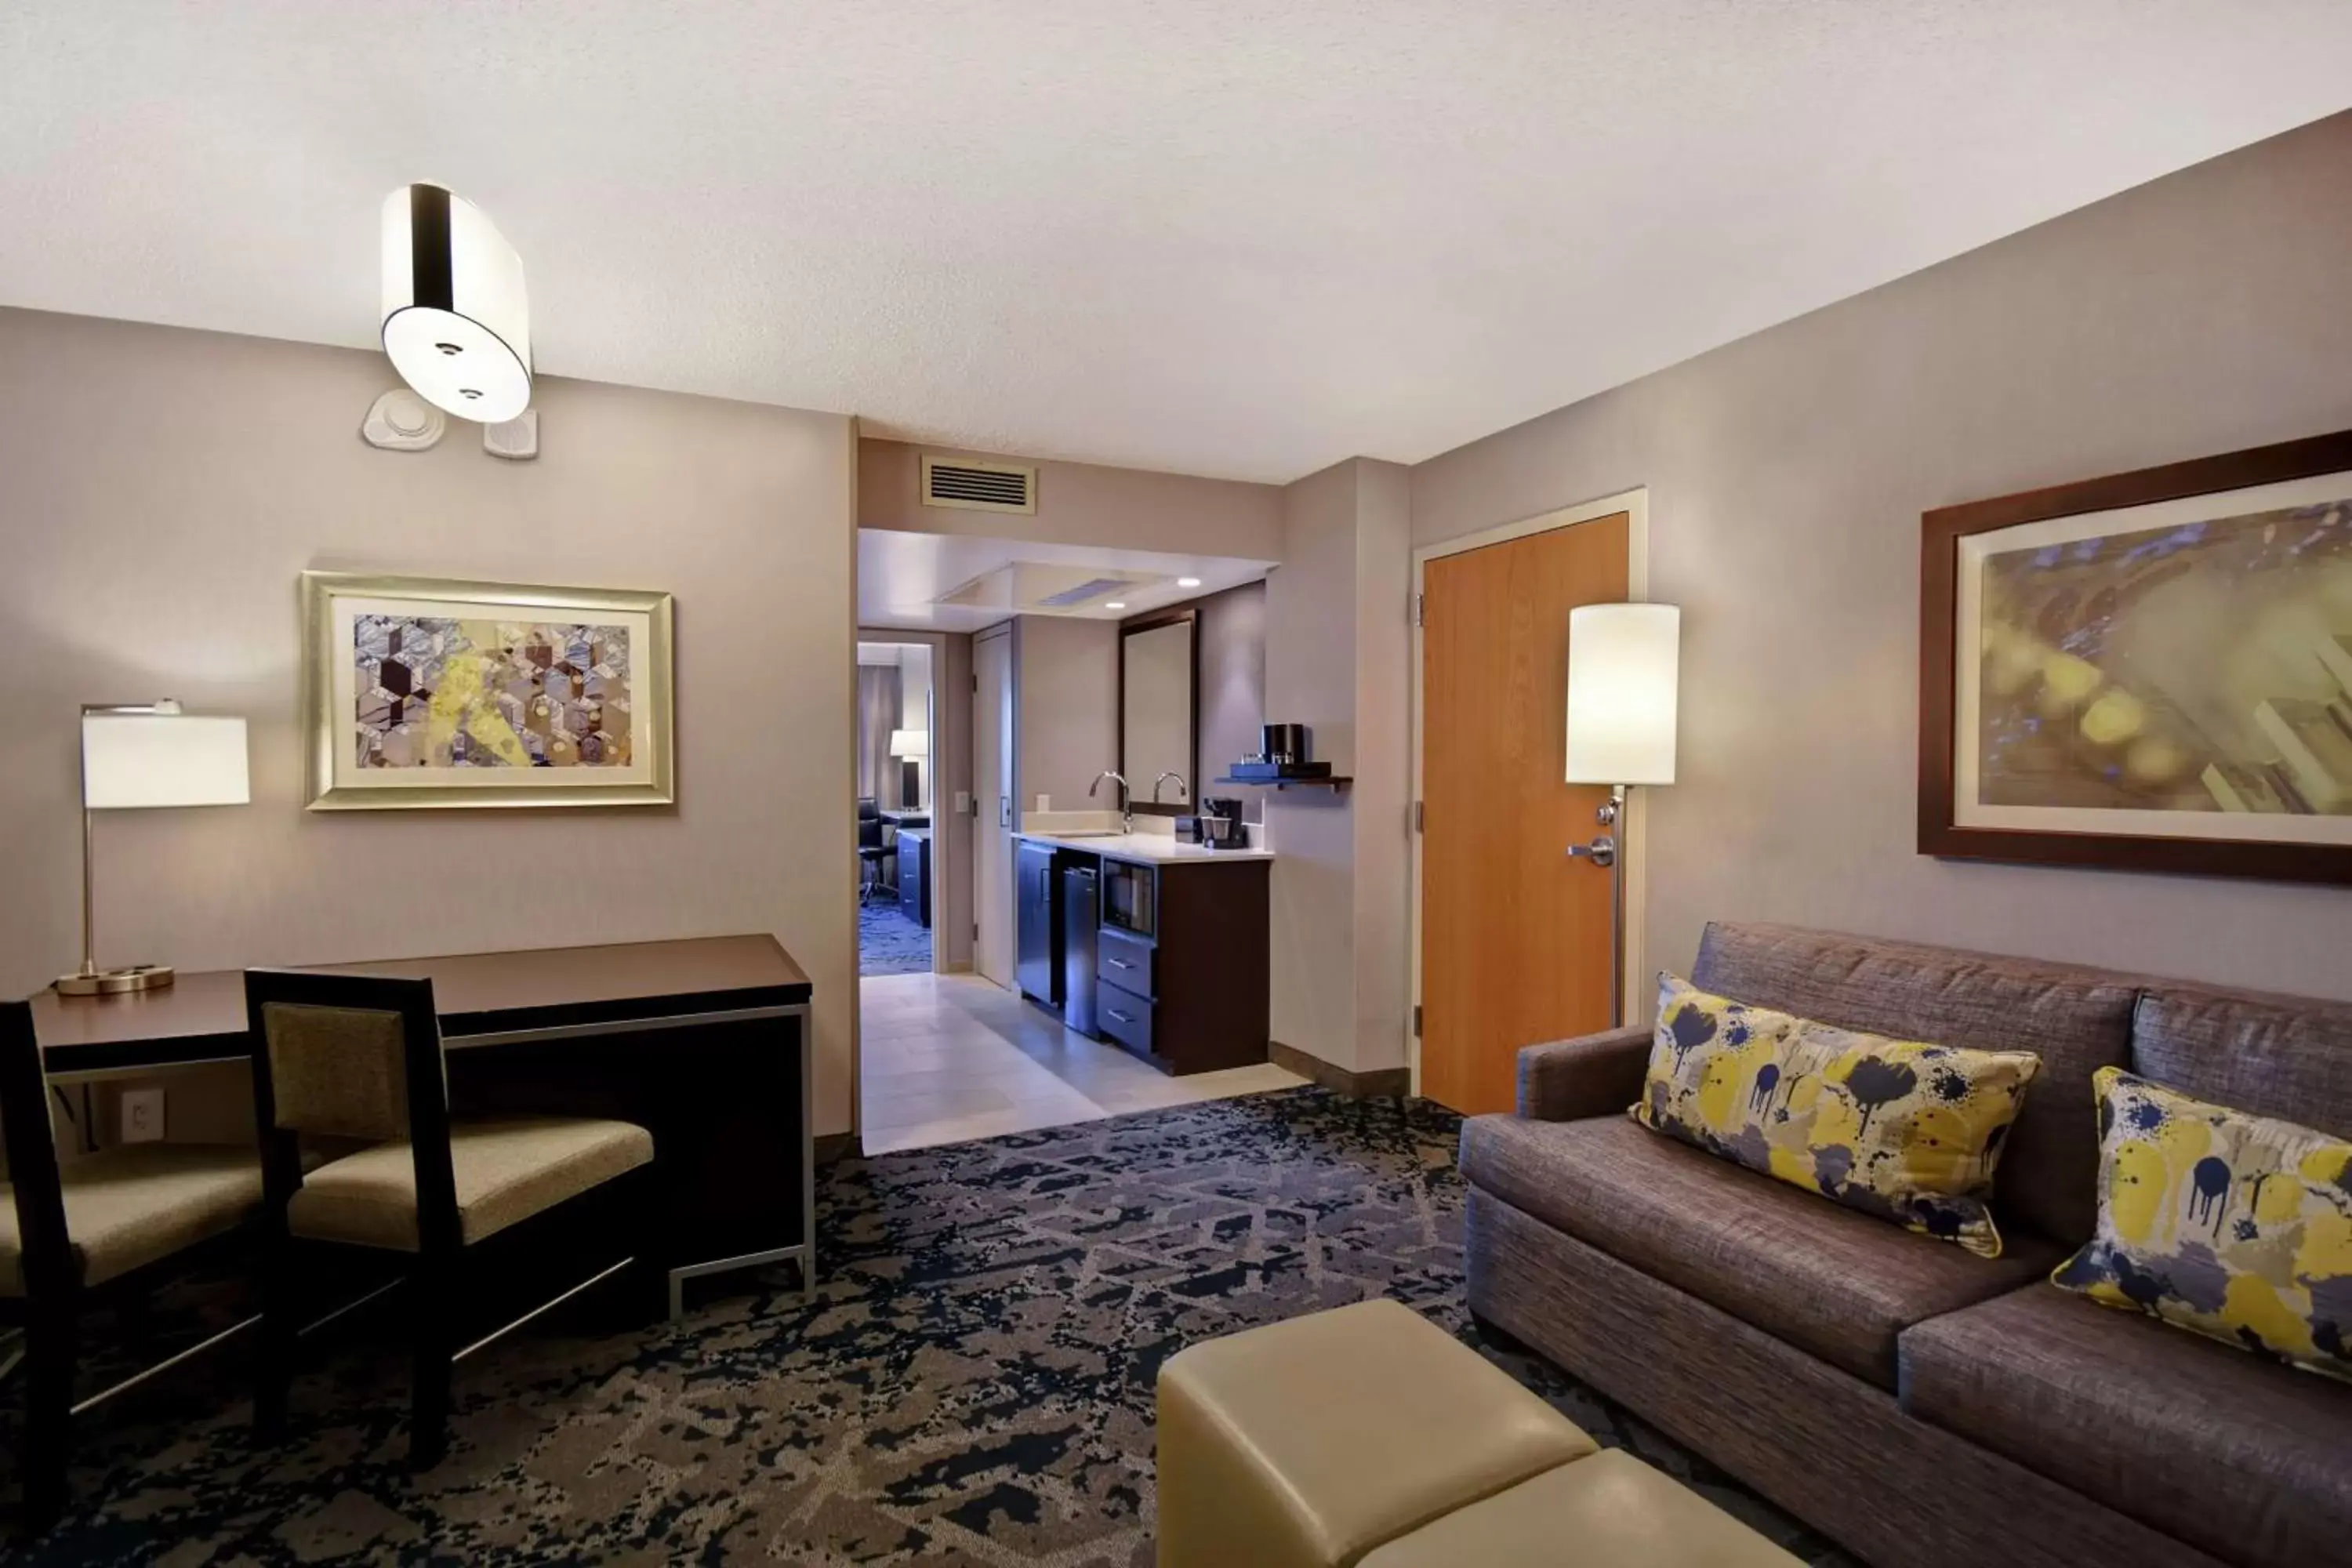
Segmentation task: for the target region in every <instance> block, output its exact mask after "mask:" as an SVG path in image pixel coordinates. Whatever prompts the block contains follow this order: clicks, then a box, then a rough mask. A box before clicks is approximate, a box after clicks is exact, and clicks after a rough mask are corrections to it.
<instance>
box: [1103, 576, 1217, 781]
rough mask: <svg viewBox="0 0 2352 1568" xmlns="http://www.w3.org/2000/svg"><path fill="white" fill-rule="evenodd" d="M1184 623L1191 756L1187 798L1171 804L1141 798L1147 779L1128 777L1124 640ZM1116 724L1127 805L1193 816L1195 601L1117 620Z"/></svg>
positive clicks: (1197, 726) (1197, 753)
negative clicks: (1188, 637)
mask: <svg viewBox="0 0 2352 1568" xmlns="http://www.w3.org/2000/svg"><path fill="white" fill-rule="evenodd" d="M1180 624H1181V625H1187V626H1191V627H1192V682H1191V684H1192V721H1191V723H1192V742H1191V744H1190V745H1189V746H1188V747H1187V751H1188V752H1189V754H1190V757H1191V764H1190V768H1189V770H1188V771H1187V772H1186V773H1185V775H1184V787H1185V789H1186V790H1188V791H1189V792H1191V793H1190V796H1189V798H1187V799H1185V800H1183V801H1181V802H1180V803H1173V804H1155V803H1153V802H1151V801H1149V800H1145V799H1143V798H1141V797H1142V795H1143V794H1144V792H1145V791H1147V790H1149V789H1150V787H1151V784H1150V780H1148V779H1138V778H1133V777H1129V775H1128V772H1127V639H1128V638H1129V637H1133V636H1135V635H1136V634H1137V633H1139V632H1156V631H1158V630H1160V627H1162V626H1177V625H1180ZM1113 721H1114V722H1115V723H1117V724H1118V771H1119V775H1120V776H1121V777H1123V778H1127V781H1128V796H1129V805H1132V806H1133V807H1134V809H1135V815H1136V816H1194V815H1196V814H1197V813H1198V812H1199V811H1200V809H1201V805H1200V802H1201V784H1202V779H1201V612H1200V608H1199V606H1198V604H1197V602H1195V603H1193V604H1188V605H1180V606H1178V607H1177V608H1174V609H1168V610H1153V611H1151V612H1150V613H1149V614H1148V615H1140V616H1134V617H1132V618H1131V619H1129V620H1124V621H1121V622H1119V623H1118V713H1117V714H1115V715H1114V716H1113Z"/></svg>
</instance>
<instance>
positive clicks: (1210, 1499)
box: [1159, 1300, 1595, 1568]
mask: <svg viewBox="0 0 2352 1568" xmlns="http://www.w3.org/2000/svg"><path fill="white" fill-rule="evenodd" d="M1594 1451H1595V1446H1594V1444H1593V1441H1592V1439H1591V1438H1590V1437H1588V1436H1585V1435H1584V1434H1583V1433H1582V1432H1580V1431H1579V1430H1578V1429H1577V1427H1576V1426H1575V1425H1574V1424H1573V1423H1571V1422H1570V1421H1569V1420H1568V1419H1567V1418H1566V1417H1565V1416H1563V1415H1560V1414H1559V1412H1558V1411H1556V1410H1554V1409H1552V1407H1551V1406H1550V1405H1546V1404H1545V1403H1544V1402H1543V1401H1542V1400H1540V1399H1538V1398H1537V1397H1536V1396H1535V1395H1534V1394H1530V1393H1528V1391H1527V1390H1526V1389H1524V1388H1522V1387H1520V1386H1519V1384H1517V1383H1516V1382H1514V1381H1513V1380H1512V1378H1511V1377H1510V1375H1509V1374H1508V1373H1505V1372H1503V1371H1501V1370H1499V1369H1498V1368H1496V1367H1494V1366H1492V1365H1489V1364H1488V1363H1486V1360H1485V1359H1484V1358H1483V1357H1481V1356H1480V1355H1479V1354H1478V1353H1477V1352H1475V1351H1473V1350H1470V1349H1469V1348H1467V1347H1466V1346H1464V1345H1460V1344H1457V1343H1455V1342H1454V1340H1453V1338H1452V1337H1451V1336H1449V1335H1448V1334H1447V1333H1446V1332H1445V1331H1444V1330H1442V1329H1439V1328H1437V1327H1436V1326H1434V1325H1433V1324H1431V1323H1429V1322H1426V1321H1423V1319H1422V1318H1421V1317H1420V1315H1419V1314H1417V1313H1415V1312H1414V1311H1412V1310H1411V1309H1410V1308H1407V1307H1403V1306H1400V1305H1399V1304H1398V1303H1396V1302H1394V1301H1385V1300H1383V1301H1366V1302H1363V1303H1360V1304H1359V1305H1357V1306H1353V1307H1341V1308H1339V1309H1338V1310H1334V1311H1328V1312H1317V1313H1315V1314H1313V1315H1312V1316H1309V1317H1304V1318H1293V1319H1291V1320H1290V1321H1287V1322H1281V1323H1268V1324H1266V1325H1265V1326H1264V1327H1263V1328H1256V1329H1250V1330H1247V1331H1244V1332H1242V1333H1238V1334H1234V1335H1231V1336H1229V1337H1227V1338H1225V1339H1222V1340H1212V1341H1210V1342H1207V1343H1205V1344H1198V1345H1193V1346H1192V1347H1190V1348H1188V1349H1186V1350H1183V1351H1180V1352H1177V1354H1176V1355H1174V1356H1173V1357H1171V1358H1170V1360H1169V1362H1168V1363H1167V1364H1166V1365H1165V1366H1163V1367H1161V1368H1160V1458H1159V1468H1160V1528H1159V1542H1160V1568H1345V1565H1347V1564H1351V1563H1356V1562H1358V1561H1359V1560H1360V1559H1362V1557H1363V1556H1364V1554H1365V1553H1366V1552H1370V1550H1371V1549H1372V1548H1374V1547H1376V1546H1378V1545H1380V1544H1381V1542H1387V1541H1392V1540H1394V1539H1395V1538H1396V1537H1398V1536H1400V1535H1402V1534H1404V1533H1405V1532H1406V1531H1410V1530H1412V1529H1414V1528H1415V1527H1416V1526H1419V1525H1423V1524H1426V1523H1428V1522H1429V1521H1431V1520H1433V1519H1435V1518H1437V1517H1438V1516H1439V1515H1440V1514H1443V1513H1447V1512H1450V1511H1452V1510H1454V1509H1458V1508H1461V1507H1463V1506H1464V1505H1465V1504H1467V1503H1471V1502H1475V1501H1476V1500H1479V1499H1481V1498H1485V1497H1490V1496H1492V1495H1493V1494H1495V1493H1496V1492H1499V1491H1502V1490H1503V1489H1506V1488H1507V1487H1510V1486H1512V1485H1514V1484H1516V1483H1517V1482H1519V1481H1523V1480H1525V1479H1528V1477H1530V1476H1533V1475H1536V1474H1538V1473H1539V1472H1541V1471H1544V1470H1549V1469H1550V1468H1553V1467H1554V1466H1556V1465H1562V1464H1566V1463H1567V1462H1568V1461H1570V1460H1571V1459H1581V1458H1584V1457H1585V1456H1586V1455H1588V1454H1591V1453H1593V1452H1594Z"/></svg>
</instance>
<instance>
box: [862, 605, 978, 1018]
mask: <svg viewBox="0 0 2352 1568" xmlns="http://www.w3.org/2000/svg"><path fill="white" fill-rule="evenodd" d="M857 641H858V643H859V644H873V645H877V646H881V647H923V648H929V649H930V653H931V728H930V746H931V754H930V756H929V758H928V759H926V763H925V765H926V766H928V767H929V769H930V773H931V973H933V974H952V973H955V971H954V970H953V969H952V968H950V966H949V964H948V961H947V947H948V944H947V940H946V938H945V936H944V935H943V934H942V933H943V931H945V926H944V925H943V924H942V922H943V921H945V920H946V918H947V917H946V914H945V911H946V910H947V907H948V861H949V859H950V857H951V856H953V854H954V853H955V851H954V849H953V847H951V841H950V839H949V838H948V837H947V835H946V831H945V828H944V827H943V826H942V824H941V821H940V819H941V818H942V817H943V816H948V815H949V811H948V806H949V805H950V803H952V801H953V800H954V798H955V792H954V791H952V790H944V789H942V788H941V786H942V785H944V784H946V783H947V782H948V780H949V778H950V776H951V775H950V773H949V771H948V767H947V763H946V758H947V756H948V736H949V731H950V728H951V727H950V724H949V722H948V702H949V700H950V698H949V694H948V692H947V689H946V688H947V670H948V634H946V633H945V632H936V631H901V630H899V629H898V628H896V627H892V626H860V627H858V628H857ZM968 707H969V705H968V704H967V709H968ZM964 749H965V750H966V751H970V750H971V747H970V745H969V744H968V743H967V745H966V746H965V748H964Z"/></svg>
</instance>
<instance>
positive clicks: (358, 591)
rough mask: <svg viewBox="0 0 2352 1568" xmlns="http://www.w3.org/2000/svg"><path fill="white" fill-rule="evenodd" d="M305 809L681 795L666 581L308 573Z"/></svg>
mask: <svg viewBox="0 0 2352 1568" xmlns="http://www.w3.org/2000/svg"><path fill="white" fill-rule="evenodd" d="M302 641H303V667H304V683H305V693H304V704H303V706H304V711H305V713H306V714H307V715H308V723H309V728H310V736H309V740H310V743H309V746H308V748H307V750H308V753H309V770H310V781H309V782H310V809H311V810H313V811H349V810H382V809H398V808H415V807H430V806H444V807H446V806H501V805H503V806H525V805H667V804H669V803H671V802H673V801H675V800H676V799H677V795H676V790H675V784H674V778H673V759H672V743H671V711H672V703H671V680H670V659H671V604H670V596H669V595H667V594H641V593H625V592H616V591H613V590H609V589H602V588H538V587H524V586H519V585H516V584H503V583H459V582H446V581H442V580H439V579H436V578H427V577H368V576H359V575H355V574H345V573H337V572H306V573H304V574H302Z"/></svg>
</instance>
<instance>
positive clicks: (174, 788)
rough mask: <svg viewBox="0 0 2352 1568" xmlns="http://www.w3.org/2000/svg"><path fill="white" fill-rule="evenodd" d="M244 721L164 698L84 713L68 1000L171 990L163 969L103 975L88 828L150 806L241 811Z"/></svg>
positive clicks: (65, 980) (150, 966) (246, 791)
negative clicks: (75, 951)
mask: <svg viewBox="0 0 2352 1568" xmlns="http://www.w3.org/2000/svg"><path fill="white" fill-rule="evenodd" d="M251 798H252V792H251V788H250V786H249V784H248V783H247V777H246V765H245V721H244V720H242V719H217V718H200V717H197V716H196V715H194V714H189V713H183V712H182V711H180V705H179V704H178V703H177V702H173V701H170V700H164V701H162V702H151V703H145V704H140V705H135V706H130V707H113V706H105V705H98V704H85V705H84V706H83V708H82V710H81V967H80V968H79V969H77V970H75V971H74V972H73V973H71V974H66V975H60V976H59V977H58V982H57V986H58V993H59V994H62V995H67V996H98V995H112V994H117V993H121V992H128V991H154V990H160V989H161V988H162V987H163V986H166V985H169V984H172V967H171V965H169V964H167V963H134V964H131V965H130V966H128V967H127V968H122V969H100V968H99V966H98V962H97V947H98V944H97V941H96V933H97V929H98V918H97V905H96V902H95V900H94V899H93V898H92V896H91V890H90V881H91V879H90V837H91V835H90V828H91V824H92V821H93V819H94V816H95V814H96V813H98V812H101V811H122V810H131V809H138V808H142V807H148V806H170V805H244V804H246V802H247V801H248V800H250V799H251Z"/></svg>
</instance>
